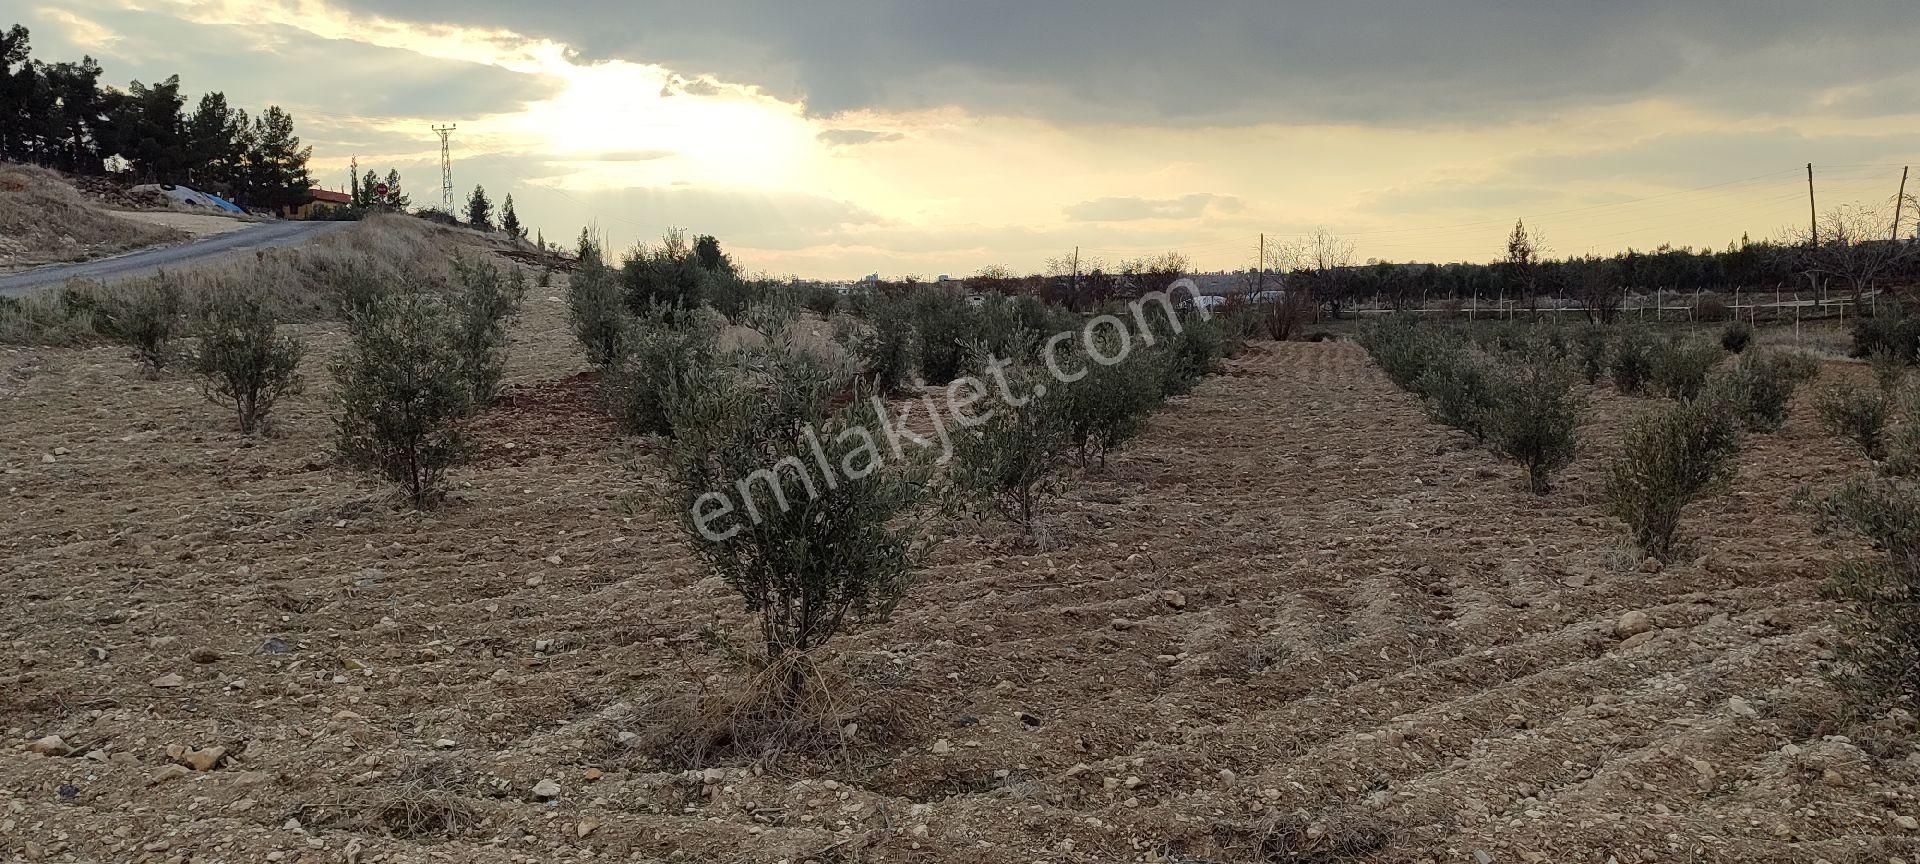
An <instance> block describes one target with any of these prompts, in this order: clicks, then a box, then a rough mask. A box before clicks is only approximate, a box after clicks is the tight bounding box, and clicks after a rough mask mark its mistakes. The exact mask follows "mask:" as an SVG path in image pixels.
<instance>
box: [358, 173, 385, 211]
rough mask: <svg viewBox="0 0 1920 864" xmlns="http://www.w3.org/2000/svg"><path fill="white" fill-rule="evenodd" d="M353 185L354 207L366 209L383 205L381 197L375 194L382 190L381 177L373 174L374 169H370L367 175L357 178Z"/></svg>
mask: <svg viewBox="0 0 1920 864" xmlns="http://www.w3.org/2000/svg"><path fill="white" fill-rule="evenodd" d="M353 185H354V193H353V206H355V207H362V208H364V207H373V206H376V205H378V204H380V203H381V201H380V198H379V196H378V195H376V194H375V192H374V190H376V189H378V188H380V175H378V174H375V173H373V169H372V168H368V169H367V173H366V174H364V175H362V176H360V177H357V178H355V179H354V182H353Z"/></svg>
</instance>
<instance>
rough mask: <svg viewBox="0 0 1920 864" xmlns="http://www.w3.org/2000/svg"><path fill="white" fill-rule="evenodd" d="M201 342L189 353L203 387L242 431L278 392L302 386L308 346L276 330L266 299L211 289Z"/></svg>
mask: <svg viewBox="0 0 1920 864" xmlns="http://www.w3.org/2000/svg"><path fill="white" fill-rule="evenodd" d="M203 319H204V320H203V323H202V326H201V333H200V344H199V346H198V347H197V348H196V349H195V350H194V351H193V353H192V354H191V355H190V358H189V364H190V366H191V368H192V371H193V372H194V374H196V375H198V376H199V377H200V379H201V382H202V383H201V391H202V393H204V394H205V395H206V397H207V400H208V401H210V402H212V403H214V404H216V405H223V406H226V405H230V406H232V408H233V411H234V415H235V417H236V418H237V419H238V420H239V422H240V431H241V432H242V433H245V434H248V435H251V434H253V432H254V430H256V429H258V428H259V427H260V424H261V423H262V422H263V421H265V420H266V418H267V415H268V414H270V413H272V411H273V406H274V405H275V404H276V403H278V402H279V401H280V397H282V396H284V395H287V394H289V393H293V392H297V391H298V389H299V387H300V376H299V372H298V370H299V367H300V358H301V356H302V355H303V354H304V353H306V346H305V344H304V343H302V342H301V341H300V340H299V339H297V338H294V337H292V336H282V335H280V328H279V323H278V322H277V321H276V320H275V318H274V314H273V312H272V310H270V309H268V308H267V304H266V299H265V298H264V297H262V296H261V295H259V294H255V293H251V292H247V291H242V290H239V289H234V288H223V289H220V290H218V291H215V292H214V293H213V294H212V295H211V296H210V297H209V298H208V301H207V306H206V309H205V310H204V312H203Z"/></svg>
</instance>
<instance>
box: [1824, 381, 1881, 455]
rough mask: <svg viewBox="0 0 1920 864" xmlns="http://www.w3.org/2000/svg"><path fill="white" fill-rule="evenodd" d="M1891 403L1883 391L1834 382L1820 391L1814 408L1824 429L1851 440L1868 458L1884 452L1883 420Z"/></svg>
mask: <svg viewBox="0 0 1920 864" xmlns="http://www.w3.org/2000/svg"><path fill="white" fill-rule="evenodd" d="M1891 408H1892V405H1891V404H1890V399H1889V397H1888V395H1887V392H1886V391H1885V390H1881V389H1879V388H1877V387H1858V386H1855V385H1852V384H1838V385H1835V386H1833V387H1830V388H1828V389H1827V390H1825V391H1824V392H1822V393H1821V394H1820V396H1819V398H1818V399H1816V400H1815V401H1814V410H1815V411H1818V412H1819V414H1820V421H1821V422H1822V423H1824V424H1826V427H1827V429H1828V431H1830V432H1832V433H1833V434H1834V435H1837V436H1839V437H1841V438H1845V439H1847V440H1848V441H1851V442H1853V445H1854V446H1855V447H1858V448H1860V452H1861V453H1862V454H1863V455H1865V456H1866V457H1867V458H1868V459H1872V460H1874V461H1876V462H1877V461H1879V460H1881V459H1884V458H1886V455H1887V439H1886V434H1887V420H1888V419H1889V415H1890V413H1891Z"/></svg>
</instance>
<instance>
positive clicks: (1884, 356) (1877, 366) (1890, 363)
mask: <svg viewBox="0 0 1920 864" xmlns="http://www.w3.org/2000/svg"><path fill="white" fill-rule="evenodd" d="M1867 366H1868V368H1871V369H1872V370H1873V383H1875V384H1877V385H1879V387H1880V389H1882V390H1885V391H1887V392H1889V393H1891V392H1893V391H1895V390H1898V389H1900V381H1901V379H1903V378H1905V377H1906V375H1907V361H1906V359H1905V358H1903V357H1901V356H1900V355H1899V353H1897V352H1895V351H1894V350H1893V349H1892V348H1889V347H1887V346H1884V345H1882V346H1880V347H1878V348H1875V349H1873V353H1871V354H1868V355H1867Z"/></svg>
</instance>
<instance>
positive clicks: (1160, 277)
mask: <svg viewBox="0 0 1920 864" xmlns="http://www.w3.org/2000/svg"><path fill="white" fill-rule="evenodd" d="M1823 224H1824V223H1823ZM1516 236H1517V237H1519V240H1518V244H1519V245H1517V246H1516V245H1514V243H1515V241H1514V240H1512V239H1510V241H1509V254H1508V257H1507V258H1505V259H1502V260H1496V261H1490V262H1486V263H1477V262H1464V261H1455V262H1448V263H1437V262H1419V261H1381V260H1368V261H1366V262H1364V263H1359V262H1355V261H1353V260H1352V258H1353V256H1352V246H1351V244H1349V243H1347V242H1345V241H1343V240H1341V239H1340V238H1338V237H1337V236H1334V235H1331V234H1327V233H1325V232H1322V233H1321V234H1319V235H1317V236H1316V237H1315V239H1314V240H1313V241H1311V242H1310V243H1308V244H1307V245H1306V246H1304V247H1302V248H1300V249H1296V250H1293V252H1292V253H1291V254H1289V255H1287V256H1286V258H1287V259H1289V260H1283V261H1278V262H1276V263H1275V264H1274V265H1273V266H1270V267H1268V268H1267V269H1266V270H1265V271H1264V273H1262V271H1261V270H1258V269H1254V268H1248V269H1244V270H1223V271H1211V272H1199V271H1194V270H1192V269H1191V267H1190V266H1188V261H1187V258H1186V256H1185V255H1183V254H1181V253H1178V252H1170V253H1166V254H1163V255H1159V256H1152V257H1145V258H1139V259H1133V260H1125V261H1121V262H1118V263H1116V264H1114V265H1112V266H1108V265H1105V264H1103V263H1102V262H1099V261H1095V260H1091V259H1082V260H1081V262H1080V263H1081V265H1082V266H1081V267H1080V268H1079V269H1073V268H1071V267H1070V265H1068V264H1067V262H1068V260H1069V259H1067V258H1064V257H1063V258H1057V259H1052V260H1049V261H1048V262H1047V264H1046V265H1045V266H1044V267H1043V269H1042V270H1041V271H1039V272H1035V273H1031V274H1027V275H1016V274H1015V273H1014V272H1013V271H1011V270H1009V269H1008V268H1005V267H998V266H989V267H986V268H982V269H981V270H980V271H979V272H978V273H976V274H974V275H971V276H965V277H959V278H957V279H954V280H951V281H952V282H957V283H960V284H963V285H965V286H966V287H967V288H968V289H969V290H975V291H982V292H992V293H1031V294H1035V295H1037V296H1040V297H1042V298H1044V299H1048V300H1051V301H1054V302H1059V303H1062V304H1064V305H1068V306H1070V307H1076V308H1091V307H1097V306H1099V305H1101V304H1102V303H1104V302H1106V301H1107V300H1112V299H1124V298H1128V297H1136V296H1139V295H1140V294H1144V293H1150V292H1153V291H1164V290H1166V289H1167V288H1168V286H1170V285H1171V284H1172V283H1173V282H1174V280H1176V279H1178V278H1180V277H1181V276H1196V275H1208V276H1226V277H1230V278H1233V279H1235V280H1236V281H1235V282H1234V283H1233V284H1230V285H1229V286H1227V287H1229V288H1233V289H1237V290H1238V291H1239V292H1242V293H1257V292H1261V291H1300V292H1303V293H1305V294H1307V295H1310V296H1311V297H1312V298H1313V299H1314V300H1315V301H1317V302H1319V303H1323V304H1329V305H1332V306H1334V307H1338V306H1342V305H1352V304H1356V303H1367V302H1374V301H1376V300H1377V301H1378V302H1380V303H1382V304H1386V305H1391V306H1396V307H1407V306H1412V305H1417V304H1419V303H1420V302H1422V301H1423V300H1446V299H1462V300H1464V299H1469V298H1473V297H1480V298H1482V299H1492V298H1495V297H1505V298H1507V299H1509V300H1522V301H1524V300H1527V299H1530V298H1533V299H1543V298H1549V297H1554V298H1569V299H1576V300H1590V301H1599V302H1608V301H1609V299H1610V298H1611V297H1612V296H1613V295H1620V296H1624V295H1627V294H1650V293H1653V292H1655V291H1670V292H1676V293H1696V292H1720V293H1725V292H1732V291H1743V290H1755V291H1761V290H1764V291H1773V290H1793V289H1794V288H1796V287H1800V288H1807V287H1812V285H1813V284H1814V283H1812V282H1810V276H1817V277H1819V278H1820V280H1821V281H1822V282H1823V283H1825V284H1827V285H1829V286H1831V287H1834V288H1835V289H1836V290H1843V291H1848V292H1852V293H1856V294H1857V293H1859V292H1861V291H1865V290H1868V289H1871V288H1873V287H1876V286H1878V285H1883V284H1920V255H1910V254H1909V255H1892V256H1887V258H1888V260H1887V261H1886V262H1885V263H1886V266H1884V267H1881V268H1879V269H1877V270H1875V269H1872V268H1870V267H1856V268H1849V267H1847V266H1844V265H1839V266H1836V265H1835V263H1834V262H1829V261H1823V260H1820V259H1822V258H1823V257H1824V258H1831V257H1836V256H1846V255H1847V254H1848V253H1847V252H1846V250H1845V249H1844V248H1843V249H1840V250H1836V249H1835V248H1833V247H1835V246H1841V247H1852V248H1856V249H1857V248H1860V247H1864V246H1871V245H1875V244H1879V245H1889V244H1891V245H1899V244H1901V243H1905V241H1887V240H1852V241H1849V240H1847V239H1845V238H1844V237H1842V238H1841V239H1838V240H1834V241H1829V240H1824V239H1823V240H1822V241H1821V242H1820V243H1819V244H1814V248H1813V251H1812V252H1809V244H1808V243H1807V241H1806V240H1805V239H1804V238H1801V239H1788V240H1753V239H1751V238H1750V237H1746V236H1743V237H1741V238H1740V239H1739V240H1737V241H1734V242H1732V243H1729V244H1728V246H1727V248H1725V249H1719V250H1715V249H1694V248H1691V247H1686V246H1681V247H1673V246H1668V245H1665V244H1663V245H1661V246H1658V247H1655V248H1654V249H1652V250H1649V251H1642V250H1639V249H1633V248H1628V249H1626V250H1624V251H1621V252H1616V253H1614V254H1612V255H1606V256H1599V255H1569V256H1565V257H1559V258H1550V257H1545V256H1543V255H1541V254H1539V252H1538V251H1537V250H1536V249H1535V248H1534V246H1533V243H1532V241H1531V240H1530V239H1529V238H1527V237H1526V231H1525V228H1524V226H1522V225H1516ZM1909 245H1910V244H1909ZM877 284H879V285H880V286H882V287H883V289H887V290H897V289H899V288H901V287H904V286H911V285H919V284H929V283H927V281H926V280H924V279H920V278H918V277H913V276H909V277H905V278H904V279H900V280H880V282H878V283H877ZM934 284H937V283H934ZM1214 287H1215V288H1216V289H1217V287H1218V286H1214Z"/></svg>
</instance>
